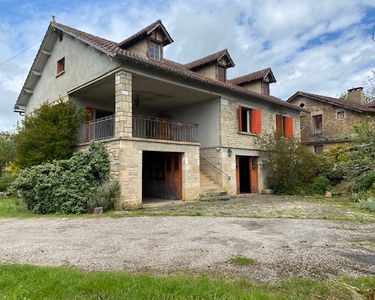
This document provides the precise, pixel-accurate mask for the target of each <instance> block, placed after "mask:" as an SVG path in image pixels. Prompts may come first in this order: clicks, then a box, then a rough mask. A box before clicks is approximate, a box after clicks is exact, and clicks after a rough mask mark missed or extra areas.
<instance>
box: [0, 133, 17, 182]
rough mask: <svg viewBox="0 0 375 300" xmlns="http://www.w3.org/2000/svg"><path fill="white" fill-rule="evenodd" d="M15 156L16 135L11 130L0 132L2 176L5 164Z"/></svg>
mask: <svg viewBox="0 0 375 300" xmlns="http://www.w3.org/2000/svg"><path fill="white" fill-rule="evenodd" d="M15 156H16V144H15V135H14V134H12V133H9V132H0V177H1V176H2V169H3V168H4V166H5V165H6V164H7V163H9V162H11V161H13V160H14V158H15Z"/></svg>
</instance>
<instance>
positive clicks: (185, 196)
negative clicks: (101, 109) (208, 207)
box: [78, 138, 200, 210]
mask: <svg viewBox="0 0 375 300" xmlns="http://www.w3.org/2000/svg"><path fill="white" fill-rule="evenodd" d="M103 143H104V145H105V146H106V149H107V151H108V154H109V157H110V178H111V179H112V180H118V181H119V182H120V197H119V199H118V201H117V203H116V209H118V210H124V209H135V208H140V207H142V160H143V159H142V158H143V156H142V154H143V151H161V152H178V153H183V159H182V200H186V201H189V200H197V199H198V197H199V189H200V173H199V162H200V160H199V144H197V143H184V142H171V141H155V140H151V139H140V138H129V139H126V138H114V139H110V140H106V141H103ZM87 149H88V145H83V146H80V147H78V150H79V151H87Z"/></svg>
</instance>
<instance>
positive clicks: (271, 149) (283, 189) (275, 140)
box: [260, 134, 318, 194]
mask: <svg viewBox="0 0 375 300" xmlns="http://www.w3.org/2000/svg"><path fill="white" fill-rule="evenodd" d="M260 145H261V149H262V150H263V151H264V158H263V165H264V168H265V170H266V179H267V183H268V185H269V187H270V188H271V189H273V190H274V191H275V192H276V193H286V194H295V193H298V192H300V191H302V190H304V189H305V188H306V186H307V185H308V184H310V183H311V182H312V181H313V180H314V179H315V176H316V174H317V170H318V160H317V156H316V155H315V154H314V153H312V152H311V151H310V150H309V149H308V148H307V147H306V146H304V145H303V144H302V143H301V142H300V141H299V140H298V139H296V138H290V139H286V138H284V137H282V136H279V135H277V134H271V135H268V136H265V137H263V138H262V139H261V140H260Z"/></svg>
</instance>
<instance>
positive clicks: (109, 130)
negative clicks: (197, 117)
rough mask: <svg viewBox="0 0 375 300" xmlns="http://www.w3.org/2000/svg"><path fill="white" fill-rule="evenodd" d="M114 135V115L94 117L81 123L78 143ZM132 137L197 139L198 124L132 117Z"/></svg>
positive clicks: (192, 140) (175, 139)
mask: <svg viewBox="0 0 375 300" xmlns="http://www.w3.org/2000/svg"><path fill="white" fill-rule="evenodd" d="M114 136H115V116H114V115H112V116H108V117H105V118H100V119H96V120H93V121H90V122H87V123H85V124H83V125H82V126H81V128H80V130H79V136H78V143H87V142H90V141H92V140H103V139H108V138H112V137H114ZM133 137H140V138H149V139H160V140H170V141H185V142H197V141H198V124H196V123H182V122H177V121H171V120H167V119H160V118H156V117H151V116H136V117H133Z"/></svg>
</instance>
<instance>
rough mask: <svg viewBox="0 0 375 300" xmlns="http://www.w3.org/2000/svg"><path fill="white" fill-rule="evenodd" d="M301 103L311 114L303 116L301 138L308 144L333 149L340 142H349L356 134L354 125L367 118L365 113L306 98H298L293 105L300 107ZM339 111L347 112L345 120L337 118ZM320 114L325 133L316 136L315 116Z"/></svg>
mask: <svg viewBox="0 0 375 300" xmlns="http://www.w3.org/2000/svg"><path fill="white" fill-rule="evenodd" d="M301 103H303V104H304V107H303V108H304V109H306V110H308V111H309V112H310V113H305V114H304V115H303V116H301V138H302V141H303V142H304V143H306V144H324V145H325V146H327V147H331V146H334V145H337V144H338V143H340V142H341V143H345V142H348V141H350V140H351V138H352V136H353V134H354V130H353V125H355V124H358V123H360V122H361V120H363V118H365V117H366V114H364V113H360V112H355V111H353V110H349V109H344V108H341V107H338V106H333V105H330V104H328V103H323V102H320V101H315V100H312V99H309V98H305V97H298V98H297V99H296V100H294V101H293V104H295V105H298V106H299V105H300V104H301ZM338 111H344V112H345V118H344V119H340V118H337V112H338ZM319 114H321V115H322V120H323V132H322V133H321V134H314V127H313V116H315V115H319ZM312 149H313V147H312Z"/></svg>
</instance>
